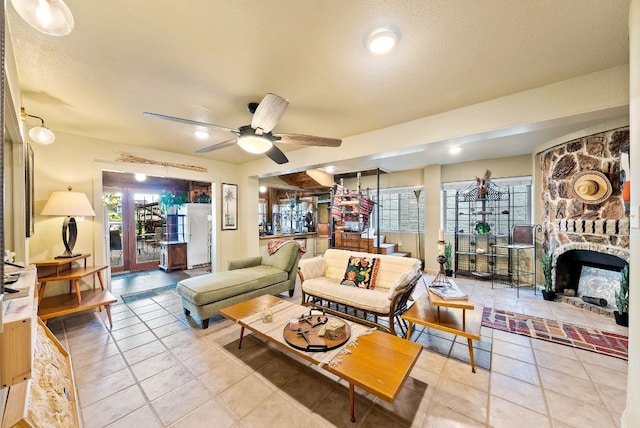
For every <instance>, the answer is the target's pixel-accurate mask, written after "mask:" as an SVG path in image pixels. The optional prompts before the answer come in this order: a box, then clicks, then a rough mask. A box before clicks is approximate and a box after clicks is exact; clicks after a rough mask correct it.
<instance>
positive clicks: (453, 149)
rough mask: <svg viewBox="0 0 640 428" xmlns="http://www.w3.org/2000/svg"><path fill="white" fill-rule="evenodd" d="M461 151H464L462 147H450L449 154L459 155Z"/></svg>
mask: <svg viewBox="0 0 640 428" xmlns="http://www.w3.org/2000/svg"><path fill="white" fill-rule="evenodd" d="M461 151H462V148H461V147H460V146H453V147H449V153H451V154H452V155H457V154H458V153H460V152H461Z"/></svg>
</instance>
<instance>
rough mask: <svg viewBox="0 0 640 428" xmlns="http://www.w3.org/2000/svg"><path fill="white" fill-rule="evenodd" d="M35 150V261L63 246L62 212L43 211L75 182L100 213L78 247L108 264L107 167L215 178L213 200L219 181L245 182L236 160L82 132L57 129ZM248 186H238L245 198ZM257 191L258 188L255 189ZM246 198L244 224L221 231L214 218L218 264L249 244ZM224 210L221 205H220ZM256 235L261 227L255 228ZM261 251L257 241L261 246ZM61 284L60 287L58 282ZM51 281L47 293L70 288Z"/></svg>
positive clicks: (81, 228)
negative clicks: (126, 158) (126, 157)
mask: <svg viewBox="0 0 640 428" xmlns="http://www.w3.org/2000/svg"><path fill="white" fill-rule="evenodd" d="M32 146H33V149H34V154H35V164H36V170H35V211H36V218H35V235H34V236H33V237H32V238H31V239H30V240H29V252H30V261H38V260H43V259H50V258H53V257H55V256H56V255H58V254H61V253H62V252H63V251H64V247H63V244H62V239H61V229H62V221H63V218H61V217H45V216H40V215H39V213H40V211H41V210H42V208H43V207H44V205H45V203H46V201H47V199H48V198H49V196H50V195H51V193H52V192H54V191H59V190H65V189H66V188H67V187H68V186H71V187H72V188H73V190H74V191H79V192H84V193H86V194H87V197H88V198H89V200H90V201H91V202H92V204H93V207H94V211H95V212H96V217H94V218H87V219H85V220H86V221H85V222H83V223H79V224H78V241H77V242H76V246H75V250H76V251H78V252H82V253H91V254H93V260H90V263H91V262H93V263H96V264H106V263H107V255H106V251H105V249H106V240H105V236H104V232H103V230H104V229H103V222H104V218H103V210H102V209H101V204H102V170H103V169H109V170H116V171H122V172H142V173H145V174H148V175H154V176H161V177H175V178H181V179H185V180H196V181H204V182H211V183H214V187H213V189H214V195H213V196H214V199H213V203H214V204H216V203H219V200H220V198H219V189H220V183H222V182H226V183H245V182H246V180H241V179H240V177H239V176H238V174H237V168H236V167H235V166H234V165H230V164H226V163H221V162H215V161H211V160H207V159H206V158H202V157H195V156H184V155H177V154H175V153H163V152H159V151H153V150H149V149H143V148H137V147H135V146H130V145H119V144H114V143H109V142H105V141H99V140H94V139H90V138H86V137H81V136H78V135H72V134H64V133H60V132H58V133H56V141H55V143H54V144H52V145H50V146H42V145H36V144H33V145H32ZM120 152H126V153H130V154H133V155H135V156H139V157H142V158H145V159H149V160H155V161H158V162H170V163H173V164H183V165H193V166H197V167H204V168H206V169H207V172H198V171H192V170H189V169H184V168H180V167H173V166H162V165H150V164H140V163H123V162H117V161H116V159H117V158H118V157H119V156H120ZM243 191H244V189H243V186H242V185H240V186H239V192H240V195H241V198H242V193H243ZM256 192H257V191H256ZM246 203H247V202H246V198H242V199H241V200H240V201H239V206H240V207H241V209H240V213H241V214H240V222H239V224H240V226H239V228H238V230H237V231H224V232H221V231H220V219H219V216H215V217H217V218H216V219H215V221H216V223H215V225H216V226H215V229H216V235H217V239H216V244H215V246H216V248H215V250H214V252H215V254H216V256H217V258H216V260H215V261H214V262H215V264H217V266H218V268H220V267H223V268H225V267H226V264H227V261H228V260H230V259H232V258H236V257H242V256H245V255H246V254H247V253H246V245H245V243H244V242H243V241H244V238H243V236H244V235H245V234H246V233H247V230H246V229H247V228H245V227H244V225H245V224H247V217H246V215H245V214H244V213H243V210H242V206H243V205H244V204H246ZM251 205H255V203H252V204H251ZM216 206H217V205H216ZM215 213H216V214H217V213H219V209H218V208H216V209H215ZM256 236H257V232H256ZM256 252H257V247H256ZM56 286H57V287H56ZM56 286H50V287H49V286H48V287H47V295H51V294H60V293H63V292H67V290H66V284H62V283H59V284H56Z"/></svg>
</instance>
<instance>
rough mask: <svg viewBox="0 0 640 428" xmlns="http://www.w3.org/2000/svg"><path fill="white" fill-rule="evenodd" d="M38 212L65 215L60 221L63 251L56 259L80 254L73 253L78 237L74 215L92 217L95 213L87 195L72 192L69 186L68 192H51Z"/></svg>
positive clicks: (49, 214)
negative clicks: (61, 221) (62, 220)
mask: <svg viewBox="0 0 640 428" xmlns="http://www.w3.org/2000/svg"><path fill="white" fill-rule="evenodd" d="M40 214H41V215H48V216H65V219H64V222H63V223H62V243H63V244H64V248H65V251H64V254H62V255H61V256H56V259H61V258H71V257H76V256H79V255H80V254H74V253H73V247H74V245H76V238H77V237H78V228H77V226H76V219H75V218H74V217H76V216H90V217H93V216H95V215H96V213H95V211H93V207H91V204H90V203H89V199H87V195H85V194H84V193H81V192H72V191H71V187H69V191H68V192H53V193H52V194H51V196H50V197H49V200H48V201H47V203H46V204H45V205H44V208H43V209H42V212H41V213H40Z"/></svg>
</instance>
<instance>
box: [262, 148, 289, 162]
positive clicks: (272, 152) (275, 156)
mask: <svg viewBox="0 0 640 428" xmlns="http://www.w3.org/2000/svg"><path fill="white" fill-rule="evenodd" d="M264 154H265V155H267V156H268V157H269V159H271V160H272V161H274V162H275V163H277V164H279V165H282V164H283V163H287V162H289V159H287V157H286V156H285V155H284V153H282V150H280V149H279V148H277V147H276V145H275V144H274V145H273V146H271V148H270V149H269V150H267V151H266V152H265V153H264Z"/></svg>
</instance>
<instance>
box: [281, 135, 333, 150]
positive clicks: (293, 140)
mask: <svg viewBox="0 0 640 428" xmlns="http://www.w3.org/2000/svg"><path fill="white" fill-rule="evenodd" d="M274 136H275V137H280V140H278V142H279V143H285V144H298V145H300V146H323V147H340V145H341V144H342V140H341V139H339V138H325V137H316V136H313V135H304V134H276V135H274Z"/></svg>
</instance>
